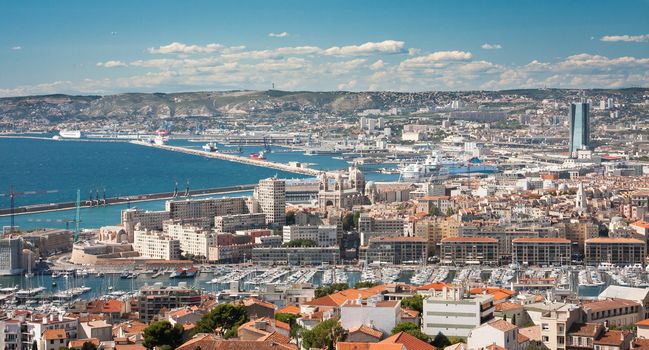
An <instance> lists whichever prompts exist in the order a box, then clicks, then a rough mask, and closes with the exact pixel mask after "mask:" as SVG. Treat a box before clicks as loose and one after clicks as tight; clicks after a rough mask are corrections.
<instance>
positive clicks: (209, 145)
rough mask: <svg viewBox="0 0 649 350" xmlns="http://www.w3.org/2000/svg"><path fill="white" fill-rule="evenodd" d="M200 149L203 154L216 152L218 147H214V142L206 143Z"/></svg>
mask: <svg viewBox="0 0 649 350" xmlns="http://www.w3.org/2000/svg"><path fill="white" fill-rule="evenodd" d="M202 148H203V151H205V152H216V151H217V150H218V147H216V143H214V142H209V143H206V144H204V145H203V147H202Z"/></svg>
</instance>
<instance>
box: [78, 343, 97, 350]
mask: <svg viewBox="0 0 649 350" xmlns="http://www.w3.org/2000/svg"><path fill="white" fill-rule="evenodd" d="M81 350H97V346H96V345H95V344H93V343H91V342H89V341H87V342H84V343H83V345H81Z"/></svg>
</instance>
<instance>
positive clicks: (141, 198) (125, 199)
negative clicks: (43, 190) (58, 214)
mask: <svg viewBox="0 0 649 350" xmlns="http://www.w3.org/2000/svg"><path fill="white" fill-rule="evenodd" d="M255 186H256V185H255V184H252V185H237V186H228V187H216V188H206V189H199V190H190V191H189V193H185V192H183V193H178V192H161V193H149V194H136V195H130V196H120V197H110V198H106V199H103V198H102V199H96V200H82V201H81V203H80V208H92V207H99V206H104V205H115V204H122V203H133V202H146V201H153V200H161V199H182V198H188V197H190V196H202V195H211V194H222V193H236V192H245V191H252V190H253V189H254V188H255ZM76 206H77V203H76V202H60V203H45V204H34V205H26V206H21V207H15V208H14V213H13V214H14V215H21V214H33V213H41V212H46V211H55V210H66V209H74V208H76ZM10 215H11V208H2V209H0V217H3V216H10Z"/></svg>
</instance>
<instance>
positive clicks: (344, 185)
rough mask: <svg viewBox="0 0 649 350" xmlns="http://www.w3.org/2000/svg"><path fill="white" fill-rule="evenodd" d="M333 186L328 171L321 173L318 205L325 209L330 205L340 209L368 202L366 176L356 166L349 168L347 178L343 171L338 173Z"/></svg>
mask: <svg viewBox="0 0 649 350" xmlns="http://www.w3.org/2000/svg"><path fill="white" fill-rule="evenodd" d="M335 180H336V181H335V182H334V184H333V187H331V186H330V184H329V178H328V177H327V174H326V173H324V172H323V173H322V174H320V190H319V191H318V205H319V207H320V209H322V210H324V209H326V208H327V207H329V206H333V207H336V208H339V209H352V207H353V206H354V205H362V204H365V203H366V198H365V176H364V175H363V173H362V172H361V171H360V170H358V169H357V168H355V167H350V168H349V174H348V176H347V180H346V181H345V179H344V178H343V175H342V174H341V173H338V174H336V177H335Z"/></svg>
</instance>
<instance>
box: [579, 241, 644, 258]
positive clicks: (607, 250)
mask: <svg viewBox="0 0 649 350" xmlns="http://www.w3.org/2000/svg"><path fill="white" fill-rule="evenodd" d="M584 250H585V263H586V264H588V265H598V264H599V263H600V262H608V263H611V264H616V265H629V264H644V261H645V256H646V251H647V245H646V243H645V242H643V241H641V240H639V239H635V238H608V237H598V238H591V239H588V240H586V242H585V243H584Z"/></svg>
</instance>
